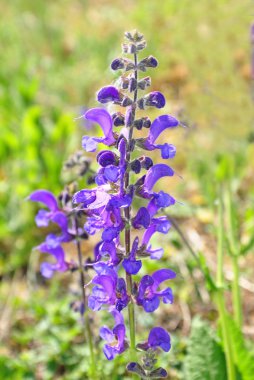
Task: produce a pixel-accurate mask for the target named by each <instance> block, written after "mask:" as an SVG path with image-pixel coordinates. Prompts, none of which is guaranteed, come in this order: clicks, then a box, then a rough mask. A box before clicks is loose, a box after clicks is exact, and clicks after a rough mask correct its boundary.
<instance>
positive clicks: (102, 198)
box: [88, 189, 110, 210]
mask: <svg viewBox="0 0 254 380" xmlns="http://www.w3.org/2000/svg"><path fill="white" fill-rule="evenodd" d="M109 200H110V195H109V194H108V193H106V192H105V191H104V190H102V189H98V190H97V191H96V199H95V201H94V202H93V203H90V204H89V205H88V209H90V210H95V209H98V208H101V207H103V206H105V205H106V204H107V203H108V202H109Z"/></svg>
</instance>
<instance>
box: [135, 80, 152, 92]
mask: <svg viewBox="0 0 254 380" xmlns="http://www.w3.org/2000/svg"><path fill="white" fill-rule="evenodd" d="M149 86H151V78H150V77H145V78H143V79H141V80H140V81H139V82H138V88H140V90H145V89H146V88H147V87H149Z"/></svg>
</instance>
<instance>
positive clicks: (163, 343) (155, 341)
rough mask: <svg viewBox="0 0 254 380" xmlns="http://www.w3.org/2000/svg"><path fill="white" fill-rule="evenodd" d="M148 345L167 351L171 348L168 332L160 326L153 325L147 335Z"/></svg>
mask: <svg viewBox="0 0 254 380" xmlns="http://www.w3.org/2000/svg"><path fill="white" fill-rule="evenodd" d="M148 346H149V347H150V348H153V349H156V348H157V347H160V348H161V349H162V350H163V351H165V352H168V351H169V350H170V348H171V344H170V336H169V333H168V332H167V331H166V330H164V329H163V328H162V327H154V328H152V330H151V331H150V334H149V336H148Z"/></svg>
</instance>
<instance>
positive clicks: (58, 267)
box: [36, 243, 68, 278]
mask: <svg viewBox="0 0 254 380" xmlns="http://www.w3.org/2000/svg"><path fill="white" fill-rule="evenodd" d="M36 249H38V250H40V251H41V252H42V253H49V254H50V255H52V256H53V257H54V258H55V260H56V263H54V264H52V263H48V262H44V263H42V264H41V274H42V275H43V276H44V277H46V278H50V277H52V275H53V273H54V272H55V271H58V272H65V271H66V270H67V269H68V264H67V263H66V261H65V254H64V250H63V248H62V247H61V246H57V247H53V248H52V247H48V245H47V244H46V243H42V244H40V245H39V246H38V247H36Z"/></svg>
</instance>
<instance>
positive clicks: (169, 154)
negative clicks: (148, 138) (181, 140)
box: [155, 143, 176, 160]
mask: <svg viewBox="0 0 254 380" xmlns="http://www.w3.org/2000/svg"><path fill="white" fill-rule="evenodd" d="M155 147H156V148H157V149H160V150H161V157H162V158H164V159H165V160H166V159H168V158H174V157H175V155H176V147H175V146H174V145H172V144H167V143H165V144H163V145H155Z"/></svg>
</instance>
